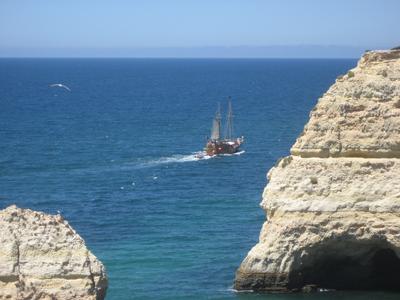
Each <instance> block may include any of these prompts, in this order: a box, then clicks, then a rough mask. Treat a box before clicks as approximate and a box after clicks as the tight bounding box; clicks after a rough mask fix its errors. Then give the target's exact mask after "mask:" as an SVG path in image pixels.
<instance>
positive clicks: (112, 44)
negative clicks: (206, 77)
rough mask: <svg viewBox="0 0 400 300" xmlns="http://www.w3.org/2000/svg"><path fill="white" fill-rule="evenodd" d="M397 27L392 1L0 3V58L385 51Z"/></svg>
mask: <svg viewBox="0 0 400 300" xmlns="http://www.w3.org/2000/svg"><path fill="white" fill-rule="evenodd" d="M399 21H400V1H399V0H335V1H325V0H303V1H302V0H275V1H274V0H270V1H268V0H241V1H239V0H196V1H195V0H180V1H178V0H168V1H167V0H142V1H135V0H130V1H128V0H108V1H106V0H35V1H33V0H32V1H29V0H25V1H23V0H1V1H0V55H1V56H12V54H13V53H15V54H16V56H18V55H19V54H21V55H26V56H29V54H32V56H35V55H36V54H37V53H38V52H40V51H44V52H43V53H49V55H50V56H51V53H52V51H53V52H54V53H58V55H60V56H69V54H71V55H72V56H73V55H74V53H75V54H76V53H77V51H78V52H79V51H80V50H82V51H83V52H82V53H86V54H89V55H90V53H92V54H93V56H96V55H98V54H99V53H108V54H107V56H113V55H116V56H118V55H119V54H121V53H125V54H126V53H128V54H129V50H132V49H133V50H134V49H138V48H139V49H143V48H146V49H147V50H148V51H149V53H153V52H154V53H159V54H160V53H161V56H162V52H163V51H166V50H165V48H174V49H175V48H182V47H184V48H193V47H194V48H197V47H217V48H218V47H239V46H248V47H247V48H246V49H247V50H248V51H251V50H252V49H251V48H252V47H265V46H267V47H268V46H298V45H302V46H308V45H314V46H315V45H316V46H332V45H334V46H344V47H349V48H357V49H361V48H362V49H376V48H388V47H393V46H397V45H400V25H399ZM158 48H161V49H159V50H155V49H158ZM121 49H122V50H121ZM146 49H144V50H143V51H145V50H146ZM163 49H164V50H163ZM246 49H242V50H240V51H244V52H245V51H247V50H246ZM133 50H132V51H133ZM186 50H188V49H186ZM189 50H190V49H189ZM85 51H86V52H85ZM104 51H106V52H104ZM121 51H122V52H121ZM124 51H125V52H124ZM143 51H142V52H143ZM151 51H153V52H151ZM157 51H158V52H157ZM169 51H172V54H173V52H174V51H175V50H173V49H172V50H171V49H170V50H169ZM176 51H177V52H176V53H177V56H179V49H176ZM204 51H206V50H204ZM343 51H345V50H343ZM35 53H36V54H35ZM132 53H135V52H134V51H133V52H132ZM199 53H201V51H200V52H199ZM133 56H134V54H133ZM155 56H157V55H155ZM200 56H201V55H200Z"/></svg>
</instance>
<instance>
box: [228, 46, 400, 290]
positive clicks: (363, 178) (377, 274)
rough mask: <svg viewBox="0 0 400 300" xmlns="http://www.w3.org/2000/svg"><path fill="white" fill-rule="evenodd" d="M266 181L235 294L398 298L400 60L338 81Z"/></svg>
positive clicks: (381, 57)
mask: <svg viewBox="0 0 400 300" xmlns="http://www.w3.org/2000/svg"><path fill="white" fill-rule="evenodd" d="M268 179H269V183H268V185H267V186H266V188H265V190H264V193H263V200H262V202H261V206H262V208H263V209H264V210H265V212H266V215H267V220H266V222H265V223H264V225H263V227H262V229H261V233H260V239H259V242H258V244H257V245H256V246H254V247H253V248H252V249H251V251H250V252H249V253H248V255H247V257H246V258H245V259H244V261H243V262H242V264H241V266H240V267H239V269H238V271H237V273H236V278H235V284H234V286H235V288H236V289H237V290H256V291H296V290H301V289H302V288H305V287H310V286H311V287H321V288H331V289H390V290H399V289H400V277H399V275H400V259H399V258H400V50H388V51H369V52H366V53H365V54H364V55H363V57H362V58H361V59H360V61H359V62H358V64H357V67H356V68H354V69H352V70H350V71H349V72H348V73H347V74H346V75H344V76H341V77H339V78H338V79H337V80H336V82H335V84H333V85H332V86H331V87H330V88H329V90H328V91H327V92H326V93H325V94H324V95H323V96H322V98H320V99H319V101H318V103H317V105H316V106H315V108H314V109H313V110H312V111H311V113H310V120H309V122H308V124H307V125H306V126H305V128H304V131H303V133H302V134H301V135H300V136H299V137H298V139H297V141H296V142H295V144H294V145H293V147H292V148H291V155H290V156H288V157H285V158H283V159H281V160H280V161H279V162H278V163H277V164H276V166H275V167H273V168H272V169H271V170H270V171H269V172H268Z"/></svg>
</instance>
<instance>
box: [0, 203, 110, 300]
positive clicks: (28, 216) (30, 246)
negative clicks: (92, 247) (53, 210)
mask: <svg viewBox="0 0 400 300" xmlns="http://www.w3.org/2000/svg"><path fill="white" fill-rule="evenodd" d="M106 289H107V277H106V274H105V269H104V266H103V265H102V264H101V262H100V261H99V260H98V259H97V258H96V257H95V256H94V255H93V254H92V253H91V252H90V251H89V250H88V249H87V248H86V246H85V243H84V241H83V239H82V238H81V237H80V236H79V235H78V234H77V233H76V232H75V231H74V230H73V229H72V228H71V226H70V225H69V224H68V222H67V221H65V220H64V219H63V218H62V217H61V216H60V215H55V216H53V215H47V214H44V213H42V212H36V211H32V210H29V209H21V208H18V207H16V206H15V205H13V206H9V207H8V208H6V209H4V210H2V211H0V299H63V300H65V299H104V297H105V293H106Z"/></svg>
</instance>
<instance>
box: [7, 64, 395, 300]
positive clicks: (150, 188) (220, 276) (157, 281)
mask: <svg viewBox="0 0 400 300" xmlns="http://www.w3.org/2000/svg"><path fill="white" fill-rule="evenodd" d="M355 63H356V62H355V60H201V59H199V60H162V59H149V60H146V59H143V60H134V59H35V60H32V59H20V60H13V59H2V60H0V104H1V110H0V197H1V198H0V201H1V202H0V204H1V208H3V207H6V206H7V205H9V204H12V203H16V204H18V205H19V206H22V207H29V208H32V209H36V210H42V211H45V212H49V213H56V211H57V210H60V211H61V212H62V214H63V215H64V216H65V218H66V219H68V220H69V222H70V223H71V224H72V226H73V227H74V228H75V229H76V230H77V231H78V233H79V234H80V235H81V236H82V237H83V238H84V239H85V241H86V243H87V245H88V246H89V248H90V249H91V250H92V251H93V252H94V254H95V255H96V256H97V257H99V258H100V260H101V261H102V262H103V263H104V264H105V266H106V268H107V273H108V275H109V290H108V295H107V299H133V298H135V299H231V298H237V299H252V300H254V299H264V298H267V299H285V300H286V299H303V298H307V299H337V297H340V298H341V299H344V298H348V299H376V298H379V299H394V298H393V297H395V298H396V299H397V298H398V295H396V294H389V293H356V292H354V293H344V294H341V293H322V294H317V295H253V294H242V293H240V294H237V293H234V292H233V291H232V290H231V286H232V281H233V278H234V272H235V270H236V268H237V267H238V266H239V264H240V262H241V260H242V259H243V258H244V256H245V255H246V253H247V252H248V251H249V250H250V248H251V247H252V246H253V245H254V244H255V243H256V242H257V238H258V234H259V231H260V228H261V225H262V223H263V220H264V217H265V216H264V213H263V211H262V210H261V209H260V208H259V202H260V199H261V193H262V190H263V188H264V186H265V184H266V177H265V176H266V172H267V170H268V169H269V168H271V167H272V166H273V164H274V163H275V161H276V160H277V159H278V158H279V157H282V156H285V155H287V154H288V152H289V148H290V146H291V145H292V144H293V142H294V141H295V138H296V137H297V136H298V134H299V133H300V132H301V130H302V128H303V126H304V124H305V122H306V121H307V119H308V114H309V111H310V109H311V108H312V107H313V106H314V105H315V103H316V101H317V99H318V97H319V96H320V95H321V94H322V93H323V92H324V91H325V90H326V89H327V88H328V87H329V86H330V85H331V84H332V83H333V82H334V80H335V78H336V77H337V76H338V75H339V74H343V73H345V72H346V71H347V70H348V69H349V68H351V67H353V66H354V65H355ZM58 82H61V83H64V84H66V85H67V86H69V87H70V88H71V92H68V91H66V90H64V89H60V88H50V87H49V85H50V84H52V83H58ZM228 96H232V99H233V108H234V112H235V128H236V132H237V134H238V135H244V136H245V138H246V144H245V145H244V147H243V149H244V150H245V152H244V153H243V154H241V155H237V156H230V157H229V156H228V157H218V158H212V159H207V160H198V159H196V157H195V156H194V153H195V152H197V151H200V150H202V148H203V146H204V142H205V137H206V136H207V135H209V129H210V127H211V119H212V117H213V114H214V112H215V109H216V106H217V102H218V101H220V102H221V104H222V106H223V107H225V106H226V99H227V97H228Z"/></svg>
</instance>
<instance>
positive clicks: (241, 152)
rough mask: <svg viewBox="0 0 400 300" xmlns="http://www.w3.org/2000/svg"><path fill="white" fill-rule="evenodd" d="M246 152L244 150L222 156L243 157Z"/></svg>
mask: <svg viewBox="0 0 400 300" xmlns="http://www.w3.org/2000/svg"><path fill="white" fill-rule="evenodd" d="M245 152H246V151H244V150H242V151H239V152H236V153H232V154H220V156H234V155H242V154H243V153H245Z"/></svg>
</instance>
